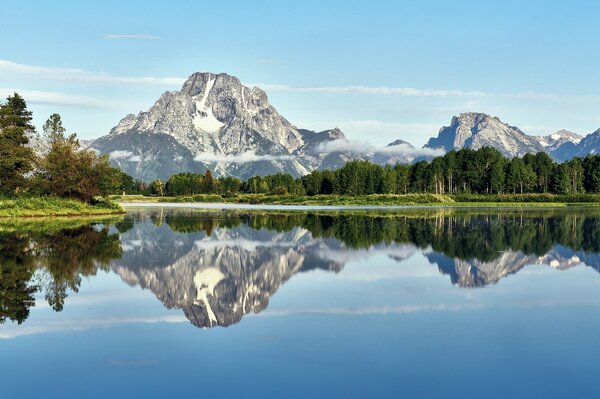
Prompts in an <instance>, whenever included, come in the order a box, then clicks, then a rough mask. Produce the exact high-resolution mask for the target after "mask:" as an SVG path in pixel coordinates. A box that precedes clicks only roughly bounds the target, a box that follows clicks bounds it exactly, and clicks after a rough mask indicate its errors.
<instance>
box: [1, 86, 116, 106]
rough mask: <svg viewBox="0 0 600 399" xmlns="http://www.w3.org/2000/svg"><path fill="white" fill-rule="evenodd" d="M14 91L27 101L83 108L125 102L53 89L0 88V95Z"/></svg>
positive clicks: (3, 95)
mask: <svg viewBox="0 0 600 399" xmlns="http://www.w3.org/2000/svg"><path fill="white" fill-rule="evenodd" d="M13 93H19V94H20V95H21V96H22V97H23V98H25V101H27V102H28V103H34V104H44V105H65V106H69V107H81V108H101V109H121V108H122V107H123V105H124V104H122V103H119V102H116V101H114V100H110V101H109V100H103V99H98V98H93V97H88V96H77V95H70V94H63V93H56V92H52V91H37V90H21V89H11V88H0V97H1V98H5V97H7V96H9V95H12V94H13Z"/></svg>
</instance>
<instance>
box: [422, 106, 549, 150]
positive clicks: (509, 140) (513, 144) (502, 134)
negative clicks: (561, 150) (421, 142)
mask: <svg viewBox="0 0 600 399" xmlns="http://www.w3.org/2000/svg"><path fill="white" fill-rule="evenodd" d="M481 147H494V148H496V149H497V150H498V151H500V152H501V153H502V154H503V155H504V156H507V157H515V156H523V155H525V154H526V153H529V152H531V153H535V152H539V151H543V150H544V146H542V144H541V143H540V141H539V140H538V139H537V138H535V137H533V136H528V135H527V134H525V133H523V132H522V131H521V130H520V129H518V128H517V127H514V126H510V125H507V124H506V123H504V122H502V121H501V120H500V119H498V118H496V117H495V116H490V115H486V114H483V113H478V112H468V113H462V114H460V115H458V116H454V117H453V118H452V121H451V122H450V126H444V127H442V128H441V129H440V131H439V133H438V136H437V137H433V138H431V139H429V141H428V142H427V144H426V145H425V147H424V148H431V149H442V150H444V151H450V150H457V149H461V148H473V149H478V148H481Z"/></svg>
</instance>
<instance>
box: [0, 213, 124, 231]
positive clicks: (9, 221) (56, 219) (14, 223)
mask: <svg viewBox="0 0 600 399" xmlns="http://www.w3.org/2000/svg"><path fill="white" fill-rule="evenodd" d="M122 219H123V216H122V215H92V216H42V217H3V218H0V233H16V232H18V233H40V234H54V233H56V232H59V231H61V230H64V229H76V228H78V227H82V226H87V225H89V224H90V223H106V224H111V223H117V222H119V221H121V220H122Z"/></svg>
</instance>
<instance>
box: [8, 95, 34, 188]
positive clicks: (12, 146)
mask: <svg viewBox="0 0 600 399" xmlns="http://www.w3.org/2000/svg"><path fill="white" fill-rule="evenodd" d="M31 119H32V116H31V111H29V110H27V103H26V102H25V100H24V99H23V97H21V96H20V95H19V94H17V93H14V94H13V95H12V96H9V97H8V98H7V99H6V102H5V103H4V104H0V194H13V193H15V192H18V191H21V190H22V189H23V188H24V186H25V174H26V173H27V172H29V171H31V169H32V165H33V161H34V153H33V150H32V149H31V148H29V147H28V146H27V144H28V143H29V136H31V135H33V134H35V128H34V126H33V125H32V124H31Z"/></svg>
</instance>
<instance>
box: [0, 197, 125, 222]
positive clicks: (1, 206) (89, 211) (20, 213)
mask: <svg viewBox="0 0 600 399" xmlns="http://www.w3.org/2000/svg"><path fill="white" fill-rule="evenodd" d="M123 212H124V211H123V208H121V206H120V205H119V204H117V203H114V202H109V201H100V202H98V203H97V204H95V205H89V204H86V203H84V202H81V201H77V200H72V199H65V198H57V197H15V198H0V218H14V217H19V218H40V217H75V216H101V215H117V214H121V213H123Z"/></svg>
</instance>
